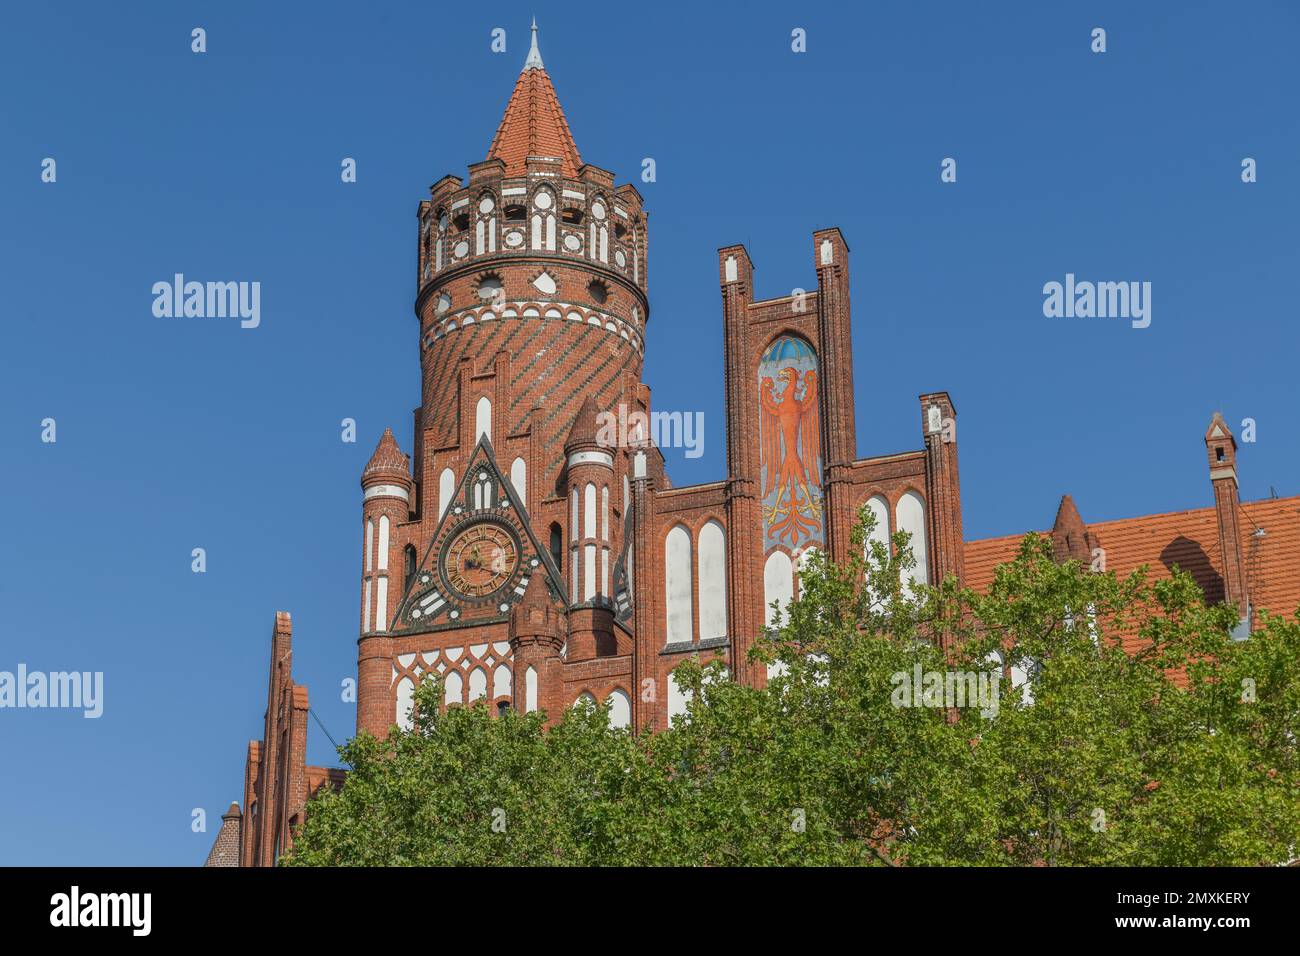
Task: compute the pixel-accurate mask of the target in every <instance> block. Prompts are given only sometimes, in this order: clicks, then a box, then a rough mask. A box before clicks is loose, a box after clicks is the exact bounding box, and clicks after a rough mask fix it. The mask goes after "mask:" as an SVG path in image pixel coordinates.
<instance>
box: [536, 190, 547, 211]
mask: <svg viewBox="0 0 1300 956" xmlns="http://www.w3.org/2000/svg"><path fill="white" fill-rule="evenodd" d="M533 202H535V203H536V204H537V208H538V209H550V208H551V194H550V193H548V192H547V191H546V190H545V189H543V190H541V191H540V192H539V193H538V194H537V195H536V196H534V197H533Z"/></svg>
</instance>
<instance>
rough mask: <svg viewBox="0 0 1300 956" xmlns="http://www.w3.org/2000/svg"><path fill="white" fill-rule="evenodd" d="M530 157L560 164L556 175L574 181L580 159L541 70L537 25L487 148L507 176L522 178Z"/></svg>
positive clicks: (552, 92)
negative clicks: (503, 163)
mask: <svg viewBox="0 0 1300 956" xmlns="http://www.w3.org/2000/svg"><path fill="white" fill-rule="evenodd" d="M530 156H545V157H548V158H550V159H558V160H559V161H560V166H559V172H560V174H561V175H562V176H564V177H566V178H569V179H576V178H577V175H578V167H580V166H581V165H582V156H581V155H579V153H578V146H577V144H576V143H574V141H573V134H572V133H571V132H569V124H568V121H567V120H565V118H564V110H562V109H561V108H560V101H559V98H558V97H557V96H556V95H555V87H554V86H552V85H551V78H550V77H549V76H548V75H547V73H546V68H545V67H544V66H542V54H541V52H540V51H539V50H538V49H537V23H536V21H534V22H533V43H532V47H531V49H530V50H529V51H528V59H527V60H525V61H524V68H523V70H521V71H520V73H519V79H518V80H516V81H515V89H514V92H513V93H511V94H510V102H509V103H507V104H506V111H505V114H504V115H503V116H502V117H501V125H500V126H498V127H497V132H496V135H495V136H494V137H492V145H491V146H489V147H488V159H500V160H502V161H503V162H505V164H506V176H510V177H514V176H523V175H525V174H526V173H527V172H528V166H527V162H526V161H527V159H528V157H530Z"/></svg>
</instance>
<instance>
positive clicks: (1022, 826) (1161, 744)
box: [286, 512, 1300, 866]
mask: <svg viewBox="0 0 1300 956" xmlns="http://www.w3.org/2000/svg"><path fill="white" fill-rule="evenodd" d="M870 531H871V516H870V513H869V512H864V514H863V517H862V523H861V524H860V526H859V528H858V529H857V531H856V532H855V539H854V543H853V546H852V547H851V549H850V551H851V554H853V555H855V556H856V555H861V557H853V558H851V559H850V560H848V561H847V562H845V563H844V564H842V565H837V564H835V563H833V562H831V561H830V560H828V559H827V558H826V557H825V556H824V555H820V554H816V553H814V554H812V555H811V556H810V560H809V561H808V562H807V564H806V565H805V567H804V569H803V570H802V572H801V575H800V597H799V599H798V600H797V601H794V602H792V603H791V605H790V606H789V607H788V608H786V609H784V611H783V612H782V613H781V614H779V615H778V619H777V621H776V624H775V625H774V626H773V627H772V628H770V629H769V630H768V632H767V633H766V634H765V635H763V636H762V637H761V638H760V639H759V640H758V641H757V642H756V645H755V647H754V649H753V652H752V653H753V658H752V663H753V665H754V666H755V667H758V668H763V667H768V668H769V674H771V675H772V676H771V677H770V679H769V681H768V683H767V686H766V687H765V688H764V689H762V690H757V689H754V688H751V687H747V686H743V685H741V684H739V683H736V682H733V681H731V680H729V679H727V674H726V669H725V668H724V667H723V665H722V664H721V663H719V662H713V663H711V664H709V665H707V666H704V667H701V666H699V665H698V664H696V663H694V662H687V663H685V664H683V665H681V666H680V667H679V668H678V670H677V671H676V677H677V680H678V682H679V683H680V684H681V685H682V686H683V688H684V689H685V691H686V693H687V694H688V695H689V697H690V703H689V706H688V709H687V713H686V714H685V715H684V716H682V717H678V718H676V719H675V720H674V722H673V726H672V727H671V728H670V729H668V730H665V731H663V732H661V733H659V734H653V735H652V734H648V733H642V734H636V733H633V732H631V731H628V730H611V729H609V728H608V725H607V713H606V711H605V709H604V708H603V707H600V706H597V707H590V706H587V707H577V708H573V709H570V710H568V711H566V712H565V713H564V714H563V715H562V716H561V718H560V720H559V721H558V722H557V723H556V724H555V725H554V726H552V727H551V728H549V729H548V728H547V726H546V721H545V717H544V715H542V714H540V713H533V714H524V715H519V714H506V715H504V716H500V717H498V716H495V715H492V714H491V713H490V712H489V711H488V709H487V708H486V707H485V706H482V705H481V704H480V705H476V706H471V707H454V708H451V709H450V710H448V711H446V712H440V710H439V708H438V702H439V700H440V696H439V695H440V693H441V691H440V688H439V685H438V682H437V681H436V680H434V679H430V680H428V681H426V683H425V684H424V685H423V686H422V687H421V688H419V689H418V690H417V694H416V715H415V720H414V726H413V728H412V729H411V730H409V731H402V730H399V729H396V728H394V729H393V731H392V733H391V734H390V736H389V738H388V739H387V740H385V741H383V742H380V741H377V740H375V739H374V738H372V737H370V736H368V735H364V734H363V735H361V736H359V737H358V738H356V739H355V740H353V741H351V742H350V743H349V744H348V745H346V746H345V747H343V748H341V754H342V756H343V758H344V759H345V760H346V761H347V762H348V763H349V764H351V766H352V767H353V769H352V771H351V772H350V773H349V776H348V781H347V784H346V785H345V786H344V788H343V790H342V791H341V792H339V793H333V792H327V793H324V794H322V795H321V796H319V797H318V798H317V799H315V800H313V801H312V803H311V805H310V807H309V810H308V813H307V819H306V823H305V824H304V825H303V827H302V829H301V831H300V833H299V834H298V838H297V842H296V844H295V846H294V850H293V852H292V853H291V854H290V855H289V857H288V858H287V860H286V862H287V863H288V864H290V865H338V864H361V865H388V864H393V865H403V864H415V865H438V864H471V865H487V864H523V865H530V864H534V865H535V864H545V865H606V866H618V865H647V864H648V865H889V866H899V865H1038V864H1045V865H1197V864H1199V865H1254V864H1277V863H1282V862H1285V861H1287V860H1289V859H1291V858H1293V857H1294V856H1295V849H1294V848H1295V847H1296V845H1297V844H1298V843H1300V767H1298V766H1297V750H1296V736H1295V734H1296V725H1297V719H1298V717H1300V623H1297V620H1296V618H1295V616H1294V615H1293V616H1292V617H1291V618H1286V619H1284V618H1281V617H1274V616H1268V615H1264V614H1261V615H1260V616H1259V620H1258V621H1257V622H1256V624H1257V626H1256V628H1255V631H1254V633H1253V634H1252V635H1251V637H1250V638H1249V639H1248V640H1245V641H1240V642H1234V641H1232V640H1230V639H1229V638H1228V632H1229V629H1230V628H1231V627H1232V626H1233V625H1234V624H1235V623H1236V621H1237V613H1236V610H1235V609H1234V608H1230V607H1224V606H1218V607H1207V606H1206V605H1205V603H1204V601H1203V599H1202V595H1201V593H1200V590H1199V589H1198V588H1197V586H1196V585H1195V583H1194V582H1192V581H1191V579H1190V578H1188V577H1187V576H1186V575H1185V574H1183V573H1181V572H1178V571H1175V573H1174V575H1173V577H1172V578H1171V579H1166V580H1160V581H1155V582H1152V581H1150V580H1149V579H1148V577H1147V575H1146V574H1145V572H1144V571H1142V570H1139V571H1138V572H1135V573H1133V574H1132V575H1129V576H1127V577H1126V578H1123V579H1120V578H1117V577H1116V576H1115V575H1114V574H1110V573H1092V572H1091V571H1090V570H1089V569H1088V568H1086V567H1082V566H1080V565H1078V564H1077V563H1073V562H1070V563H1066V564H1057V563H1055V562H1054V561H1053V559H1052V552H1051V546H1050V541H1048V540H1047V539H1045V538H1043V537H1041V536H1037V535H1029V536H1026V538H1025V539H1024V541H1023V542H1022V544H1021V547H1020V550H1019V553H1018V554H1017V556H1016V558H1015V560H1013V561H1011V562H1010V563H1008V564H1006V565H1004V566H1002V567H1000V568H999V569H998V571H997V573H996V578H995V581H994V583H993V585H992V586H991V587H990V588H989V590H988V593H986V594H977V593H975V592H973V591H971V590H969V589H962V588H959V587H958V586H957V585H956V583H955V582H954V581H952V580H949V581H945V582H943V583H942V584H940V585H939V586H938V587H933V588H932V587H927V586H920V585H911V584H909V583H908V575H907V571H908V569H909V568H910V567H911V566H912V564H913V561H912V557H911V553H910V548H909V546H908V540H907V536H906V535H903V534H900V535H897V536H895V539H894V541H893V548H892V549H887V548H885V547H884V546H883V545H882V544H881V543H879V542H875V541H872V542H871V544H870V545H869V546H867V544H866V543H867V542H868V541H870V540H871V539H870ZM981 673H982V674H983V675H984V683H983V684H982V685H981V684H980V683H979V678H978V675H979V674H981ZM918 675H920V676H921V677H922V678H923V679H922V680H921V681H919V682H918V681H917V680H916V677H917V676H918ZM950 675H952V676H951V677H950ZM958 677H961V678H964V680H958V679H957V678H958ZM912 685H916V686H912ZM958 687H962V688H965V689H966V690H969V691H971V692H972V693H969V694H966V695H964V696H957V697H955V698H954V697H953V693H954V691H956V689H957V688H958ZM927 694H930V695H931V696H927Z"/></svg>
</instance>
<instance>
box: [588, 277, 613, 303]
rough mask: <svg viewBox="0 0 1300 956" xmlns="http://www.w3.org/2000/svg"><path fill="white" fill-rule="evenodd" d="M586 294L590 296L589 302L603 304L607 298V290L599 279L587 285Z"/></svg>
mask: <svg viewBox="0 0 1300 956" xmlns="http://www.w3.org/2000/svg"><path fill="white" fill-rule="evenodd" d="M587 294H588V295H589V296H591V301H593V302H599V303H602V304H603V303H604V302H605V300H607V299H608V298H609V289H608V288H607V287H606V285H605V283H603V282H601V281H600V280H599V279H593V280H592V281H591V282H590V283H588V285H587Z"/></svg>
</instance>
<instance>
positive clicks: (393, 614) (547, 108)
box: [357, 23, 657, 736]
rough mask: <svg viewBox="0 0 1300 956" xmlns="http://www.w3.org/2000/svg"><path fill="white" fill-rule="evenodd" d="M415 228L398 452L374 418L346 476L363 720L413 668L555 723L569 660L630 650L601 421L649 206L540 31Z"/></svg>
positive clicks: (645, 312)
mask: <svg viewBox="0 0 1300 956" xmlns="http://www.w3.org/2000/svg"><path fill="white" fill-rule="evenodd" d="M417 223H418V254H417V261H416V296H415V320H416V322H417V325H418V339H417V341H418V343H419V352H420V370H421V385H422V388H421V392H422V394H421V402H420V407H419V408H417V409H416V410H415V414H414V419H415V421H414V442H413V448H412V454H411V456H410V457H409V458H408V456H407V455H406V454H405V453H403V452H402V451H401V449H400V448H399V447H398V445H397V441H396V439H395V438H394V436H393V434H392V432H391V431H385V432H384V436H383V438H381V440H380V442H379V446H378V447H377V448H376V450H375V453H374V456H373V457H372V458H371V460H370V462H369V463H368V464H367V466H366V468H365V470H364V472H363V473H362V479H361V484H362V489H363V500H362V528H361V534H362V540H363V542H364V549H365V550H364V554H363V556H362V587H361V595H360V598H361V608H362V613H361V625H360V639H359V642H358V647H359V653H358V669H359V680H358V699H357V729H358V730H359V731H360V730H368V731H370V732H371V733H373V734H375V735H377V736H383V735H384V734H385V733H386V732H387V729H388V727H389V726H390V725H391V724H393V723H398V724H401V725H406V724H407V723H408V722H409V720H410V716H409V715H410V706H411V701H412V698H413V695H414V690H415V686H416V685H417V684H418V683H419V681H420V680H421V679H422V677H423V675H425V674H427V673H437V674H438V675H440V677H441V678H442V680H443V684H444V693H445V697H446V703H447V704H448V705H454V704H458V703H460V704H469V703H472V702H474V701H477V700H480V699H485V700H486V701H487V702H488V703H489V705H491V706H493V707H496V708H504V707H511V706H518V707H520V709H524V710H533V709H537V708H539V707H542V708H545V709H547V710H548V711H550V712H551V713H552V714H556V713H558V712H559V708H560V707H562V706H563V705H564V704H565V703H566V701H565V700H564V697H565V693H564V689H563V687H562V684H563V681H562V679H560V678H559V677H558V676H557V675H558V674H559V673H560V672H561V671H562V670H564V669H565V668H564V667H563V665H565V664H576V663H579V662H581V661H583V660H587V659H590V660H592V661H596V659H598V658H617V657H622V658H623V660H624V662H626V659H627V656H628V655H630V654H631V652H632V639H631V635H630V630H629V628H630V626H631V625H630V623H629V619H630V613H625V614H624V615H623V617H622V618H620V615H619V610H618V608H619V606H620V602H619V600H618V595H617V594H616V593H615V592H616V591H617V590H618V588H619V587H620V582H622V585H621V586H623V587H624V588H626V587H628V585H627V580H628V578H627V575H626V574H621V573H620V572H621V569H623V568H625V567H626V566H628V565H629V563H630V556H629V555H628V554H627V553H626V551H627V548H626V546H627V545H628V544H629V543H630V542H626V541H624V538H625V533H624V528H625V525H626V523H627V516H628V512H629V508H630V502H631V489H630V484H629V480H630V478H631V477H632V470H633V467H634V466H633V462H632V459H631V458H630V457H629V450H628V449H625V448H619V447H614V446H606V445H602V444H601V443H600V442H598V441H597V431H598V426H599V416H600V414H601V413H602V412H608V413H610V414H611V415H617V414H618V412H619V410H620V408H622V409H623V411H624V414H625V416H626V414H628V413H631V412H633V411H637V410H640V411H643V412H644V411H648V404H649V395H648V391H647V390H646V389H645V386H644V385H642V384H641V369H642V358H643V355H644V350H645V338H646V325H647V322H648V319H649V311H650V310H649V302H648V299H647V283H646V246H647V232H646V214H645V211H644V210H643V208H642V200H641V196H640V194H639V193H638V192H637V190H636V189H635V188H634V187H633V186H631V185H627V184H624V185H616V184H615V182H614V175H613V174H612V173H610V172H608V171H607V170H604V169H601V168H599V167H597V166H594V165H592V164H590V163H586V162H584V161H583V160H582V157H581V155H580V153H579V151H578V147H577V143H576V142H575V140H574V138H573V135H572V133H571V132H570V130H569V124H568V121H567V120H566V118H565V115H564V111H563V110H562V109H561V107H560V103H559V99H558V97H557V96H556V92H555V88H554V86H553V85H552V83H551V79H550V77H549V75H548V74H547V72H546V68H545V66H544V65H543V62H542V57H541V53H540V51H539V49H538V44H537V27H536V24H535V23H534V25H533V28H532V42H531V45H530V49H529V52H528V56H527V59H526V60H525V62H524V66H523V70H522V71H521V72H520V74H519V77H518V79H517V81H516V83H515V87H514V90H513V92H512V93H511V96H510V99H509V102H508V103H507V105H506V109H505V113H504V115H503V116H502V119H501V122H500V124H499V125H498V127H497V130H496V133H495V135H494V136H493V137H492V140H491V144H490V146H489V147H488V151H487V156H486V158H485V159H483V160H482V161H481V162H478V163H474V164H472V165H471V166H470V167H469V175H468V178H467V179H462V178H461V177H458V176H452V175H448V176H444V177H443V178H442V179H440V180H438V181H437V182H436V183H435V184H434V185H433V186H432V187H431V190H430V195H429V198H428V199H426V200H424V201H422V202H421V203H420V204H419V207H418V209H417ZM656 457H657V456H656ZM525 596H527V601H525ZM625 598H626V596H625ZM621 603H622V606H623V607H624V608H627V607H628V606H629V605H628V602H627V600H626V599H624V600H623V601H622V602H621ZM523 618H527V620H524V619H523ZM543 620H544V621H545V622H546V627H545V628H544V629H543V630H544V631H545V633H546V634H547V635H552V634H554V635H555V640H546V641H541V642H537V641H529V642H528V644H527V646H528V648H529V655H528V660H527V661H526V662H525V661H518V660H516V654H515V647H516V646H517V645H518V641H516V642H514V643H513V644H512V641H511V634H512V630H513V632H514V633H516V634H519V633H528V634H532V633H533V632H534V631H536V630H537V629H538V628H537V626H535V624H534V623H530V622H536V621H543ZM521 665H522V666H521ZM594 666H596V667H597V668H599V666H600V665H598V664H597V665H594Z"/></svg>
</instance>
